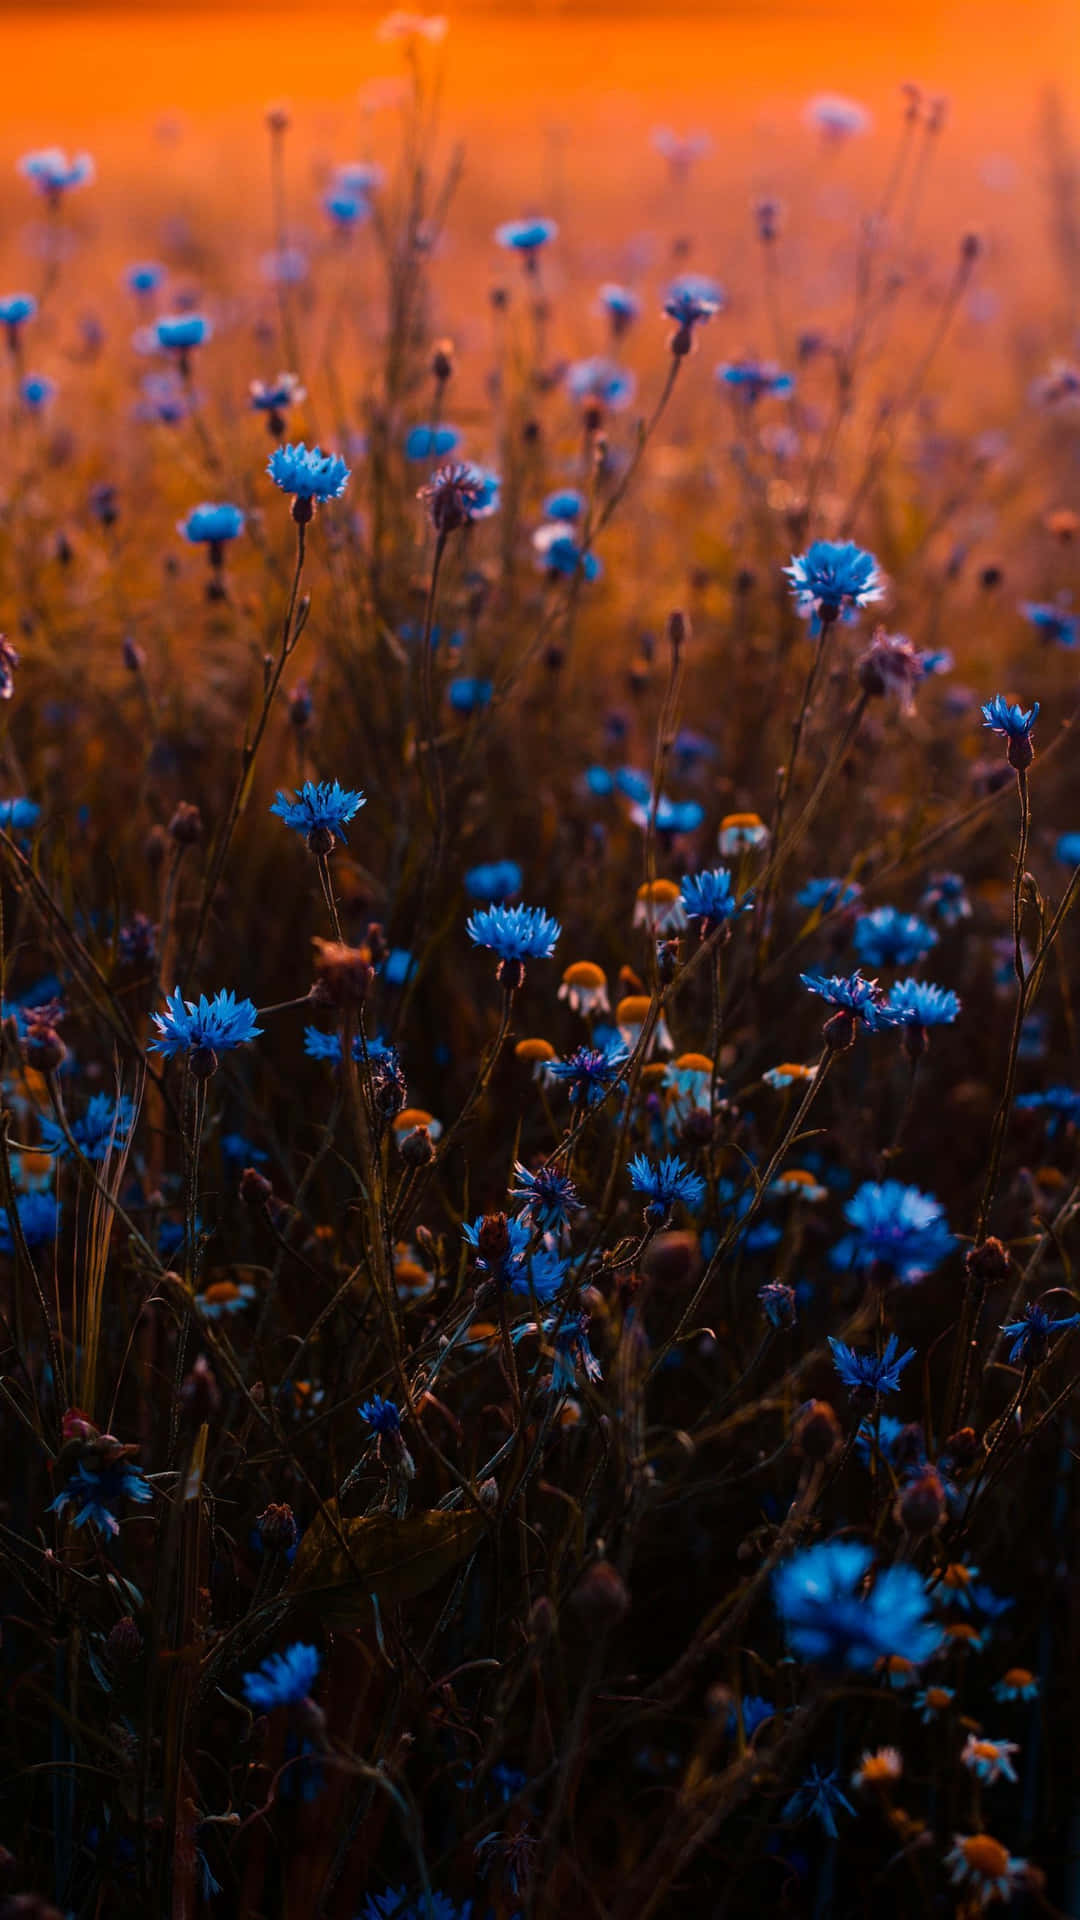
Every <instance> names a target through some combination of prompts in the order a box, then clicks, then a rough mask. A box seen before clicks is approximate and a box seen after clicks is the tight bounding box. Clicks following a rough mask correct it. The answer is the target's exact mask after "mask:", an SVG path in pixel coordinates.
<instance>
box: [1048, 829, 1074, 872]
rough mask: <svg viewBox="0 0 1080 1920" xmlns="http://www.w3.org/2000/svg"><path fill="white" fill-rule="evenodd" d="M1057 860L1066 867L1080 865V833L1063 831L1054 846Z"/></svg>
mask: <svg viewBox="0 0 1080 1920" xmlns="http://www.w3.org/2000/svg"><path fill="white" fill-rule="evenodd" d="M1054 858H1055V860H1060V861H1061V862H1062V864H1063V865H1064V866H1066V867H1080V833H1076V832H1075V831H1074V832H1072V833H1063V834H1061V835H1060V836H1059V838H1058V842H1057V845H1056V846H1055V848H1054Z"/></svg>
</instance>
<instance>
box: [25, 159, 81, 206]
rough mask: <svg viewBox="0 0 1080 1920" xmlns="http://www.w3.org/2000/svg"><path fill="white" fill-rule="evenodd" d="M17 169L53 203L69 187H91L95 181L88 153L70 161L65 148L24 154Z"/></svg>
mask: <svg viewBox="0 0 1080 1920" xmlns="http://www.w3.org/2000/svg"><path fill="white" fill-rule="evenodd" d="M18 169H19V172H20V173H21V174H22V175H23V177H24V178H25V179H27V180H32V181H33V183H34V185H35V187H38V188H40V190H41V192H42V193H44V194H46V195H47V196H48V198H49V199H50V200H58V199H59V198H60V196H61V195H62V194H64V193H66V192H67V191H68V189H69V188H70V187H85V186H89V184H90V182H91V181H92V180H93V178H94V163H93V161H92V159H91V158H90V155H89V154H88V153H76V154H72V155H71V157H70V158H69V156H68V155H67V154H66V153H65V152H64V150H63V148H62V147H39V148H38V149H37V150H36V151H35V152H33V153H24V154H23V155H22V158H21V159H20V160H19V163H18Z"/></svg>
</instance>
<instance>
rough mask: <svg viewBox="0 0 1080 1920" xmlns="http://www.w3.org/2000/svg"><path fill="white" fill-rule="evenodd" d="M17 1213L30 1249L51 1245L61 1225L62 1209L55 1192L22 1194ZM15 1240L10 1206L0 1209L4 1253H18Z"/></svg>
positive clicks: (16, 1206) (16, 1209)
mask: <svg viewBox="0 0 1080 1920" xmlns="http://www.w3.org/2000/svg"><path fill="white" fill-rule="evenodd" d="M15 1212H16V1214H17V1215H18V1220H19V1225H20V1227H21V1228H22V1231H23V1238H24V1240H25V1241H26V1244H27V1246H28V1247H30V1248H34V1247H45V1246H51V1245H52V1242H53V1241H54V1240H55V1239H56V1235H57V1232H58V1231H59V1227H60V1208H59V1206H58V1205H57V1203H56V1201H55V1200H54V1199H53V1196H52V1194H51V1193H20V1194H19V1196H18V1198H17V1199H16V1201H15ZM14 1251H15V1240H14V1236H13V1234H12V1231H11V1222H10V1220H9V1219H8V1211H7V1208H6V1207H4V1208H3V1209H2V1210H0V1253H14Z"/></svg>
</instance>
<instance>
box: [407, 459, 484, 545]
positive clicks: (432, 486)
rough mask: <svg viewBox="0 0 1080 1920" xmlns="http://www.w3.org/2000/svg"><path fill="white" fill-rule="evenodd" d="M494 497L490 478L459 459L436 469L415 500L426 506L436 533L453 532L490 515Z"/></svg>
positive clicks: (479, 469) (467, 462)
mask: <svg viewBox="0 0 1080 1920" xmlns="http://www.w3.org/2000/svg"><path fill="white" fill-rule="evenodd" d="M497 495H498V481H497V480H496V478H495V476H494V475H492V474H488V473H485V472H483V471H482V470H481V468H480V467H474V466H473V465H471V463H470V462H469V461H467V460H459V461H457V462H455V463H454V464H453V465H452V466H449V467H439V468H438V469H437V471H436V472H435V473H433V474H432V476H431V479H430V480H429V481H428V483H427V485H426V486H423V487H421V488H420V491H419V493H418V494H417V496H416V497H417V499H418V500H422V501H423V502H424V504H425V506H426V507H427V510H428V513H429V514H430V516H431V524H432V526H433V527H434V528H435V531H436V533H453V532H454V531H455V529H456V528H458V527H467V526H468V525H469V523H470V521H472V520H480V519H483V518H485V517H486V516H487V515H488V514H489V513H493V512H494V511H495V504H497Z"/></svg>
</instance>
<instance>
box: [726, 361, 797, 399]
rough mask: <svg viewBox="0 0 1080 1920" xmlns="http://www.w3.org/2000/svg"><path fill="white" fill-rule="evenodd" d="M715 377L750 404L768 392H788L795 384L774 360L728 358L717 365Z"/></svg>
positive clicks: (764, 396)
mask: <svg viewBox="0 0 1080 1920" xmlns="http://www.w3.org/2000/svg"><path fill="white" fill-rule="evenodd" d="M716 378H717V380H718V381H719V382H720V385H721V386H724V387H730V388H731V390H732V392H733V393H734V394H737V395H738V396H739V397H740V398H741V399H743V400H745V401H747V403H748V404H749V405H750V406H753V405H754V404H755V402H756V401H758V400H763V399H765V398H767V397H768V396H769V395H770V394H780V393H790V392H791V389H792V387H793V386H794V384H795V382H794V381H793V379H792V377H791V375H790V373H782V372H781V370H780V368H779V367H778V366H777V365H776V362H775V361H774V360H729V361H727V362H725V363H724V364H723V365H722V366H719V367H717V369H716Z"/></svg>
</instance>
